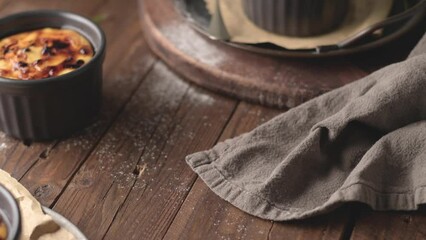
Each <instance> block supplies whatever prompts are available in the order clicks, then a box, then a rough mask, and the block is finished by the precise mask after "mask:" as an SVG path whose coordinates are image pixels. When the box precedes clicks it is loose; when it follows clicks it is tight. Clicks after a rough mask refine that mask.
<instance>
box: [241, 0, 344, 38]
mask: <svg viewBox="0 0 426 240" xmlns="http://www.w3.org/2000/svg"><path fill="white" fill-rule="evenodd" d="M348 6H349V0H243V7H244V11H245V13H246V15H247V17H248V18H249V19H250V20H251V21H252V22H253V23H254V24H256V25H257V26H259V27H261V28H263V29H265V30H268V31H270V32H274V33H278V34H282V35H287V36H297V37H307V36H313V35H319V34H323V33H326V32H329V31H331V30H333V29H335V28H336V27H338V26H339V24H340V23H341V22H342V20H343V19H344V18H345V16H346V13H347V12H348Z"/></svg>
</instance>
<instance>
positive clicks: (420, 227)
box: [351, 207, 426, 240]
mask: <svg viewBox="0 0 426 240" xmlns="http://www.w3.org/2000/svg"><path fill="white" fill-rule="evenodd" d="M425 213H426V211H425V208H424V207H423V208H421V210H420V211H418V212H374V211H372V210H370V209H368V208H367V207H364V208H363V209H362V210H361V211H360V213H359V216H358V218H357V219H356V223H355V224H356V225H355V227H354V230H353V232H352V236H351V240H367V239H383V240H384V239H386V240H396V239H426V214H425Z"/></svg>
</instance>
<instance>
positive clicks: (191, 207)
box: [165, 103, 279, 239]
mask: <svg viewBox="0 0 426 240" xmlns="http://www.w3.org/2000/svg"><path fill="white" fill-rule="evenodd" d="M278 113H279V111H277V110H273V109H268V108H264V107H260V106H256V105H251V104H247V103H241V104H240V105H239V106H238V108H237V110H236V112H235V114H234V115H233V117H232V119H231V121H230V122H229V124H228V125H227V127H226V129H225V131H224V133H223V134H222V136H221V138H220V141H223V140H225V139H227V138H231V137H234V136H236V135H240V134H242V133H244V132H247V131H250V130H252V129H253V128H255V127H256V126H258V125H260V124H261V123H263V122H265V121H267V120H269V119H271V118H272V117H274V116H276V115H277V114H278ZM271 227H272V222H271V221H266V220H262V219H258V218H255V217H253V216H250V215H248V214H246V213H244V212H242V211H241V210H239V209H237V208H235V207H233V206H232V205H231V204H229V203H227V202H226V201H224V200H222V199H220V198H219V197H218V196H216V195H215V194H214V193H213V192H212V191H211V190H210V189H208V187H207V186H206V185H205V184H204V182H203V181H202V180H201V179H199V178H198V179H197V181H196V183H195V185H194V187H193V188H192V189H191V192H190V193H189V195H188V197H187V199H186V200H185V203H184V204H183V205H182V208H181V210H180V211H179V213H178V214H177V216H176V218H175V219H174V221H173V223H172V225H171V227H170V228H169V230H168V232H167V234H166V236H165V239H267V238H268V233H269V231H270V229H271Z"/></svg>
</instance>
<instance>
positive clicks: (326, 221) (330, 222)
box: [268, 206, 354, 240]
mask: <svg viewBox="0 0 426 240" xmlns="http://www.w3.org/2000/svg"><path fill="white" fill-rule="evenodd" d="M353 219H354V213H353V209H352V208H351V206H345V207H341V208H339V209H337V210H335V211H333V212H331V213H329V214H325V215H323V216H318V217H314V218H310V219H306V220H301V221H291V222H275V223H274V224H273V227H272V229H271V231H270V233H269V238H268V240H275V239H277V240H278V239H282V236H286V237H288V238H289V239H347V238H348V236H350V233H351V230H352V224H353Z"/></svg>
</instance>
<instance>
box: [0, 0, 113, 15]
mask: <svg viewBox="0 0 426 240" xmlns="http://www.w3.org/2000/svg"><path fill="white" fill-rule="evenodd" d="M4 2H5V4H4V5H3V6H2V11H1V12H0V17H3V16H6V15H10V14H13V13H17V12H22V11H30V10H37V9H56V10H65V11H70V12H75V13H78V14H81V15H83V16H85V17H89V18H92V17H94V16H95V15H93V13H94V12H95V10H96V9H97V8H99V7H100V5H102V4H104V3H105V1H104V0H91V1H86V0H73V1H58V0H37V1H22V0H7V1H4Z"/></svg>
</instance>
